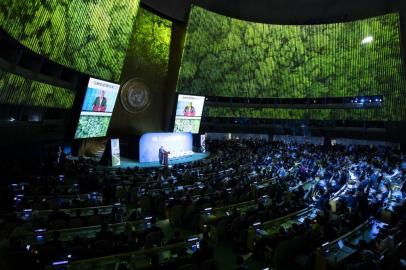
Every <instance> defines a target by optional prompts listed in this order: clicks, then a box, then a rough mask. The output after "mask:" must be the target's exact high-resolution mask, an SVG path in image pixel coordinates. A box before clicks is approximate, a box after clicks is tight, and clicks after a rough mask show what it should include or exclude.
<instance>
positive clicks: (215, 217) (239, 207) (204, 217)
mask: <svg viewBox="0 0 406 270" xmlns="http://www.w3.org/2000/svg"><path fill="white" fill-rule="evenodd" d="M257 206H258V201H256V200H251V201H247V202H242V203H237V204H233V205H228V206H224V207H219V208H214V209H213V208H206V209H204V210H203V211H202V213H201V215H200V223H201V227H203V226H204V225H209V224H210V225H211V224H215V223H216V222H218V221H219V220H220V219H222V218H224V217H228V216H230V215H231V214H232V213H233V212H234V211H238V212H248V211H250V210H254V209H256V208H257Z"/></svg>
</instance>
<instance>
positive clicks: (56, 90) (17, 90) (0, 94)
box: [0, 70, 76, 109]
mask: <svg viewBox="0 0 406 270" xmlns="http://www.w3.org/2000/svg"><path fill="white" fill-rule="evenodd" d="M75 93H76V92H75V91H73V90H70V89H65V88H61V87H56V86H53V85H49V84H45V83H40V82H36V81H32V80H29V79H27V78H24V77H21V76H18V75H14V74H11V73H8V72H5V71H2V70H0V104H12V105H26V106H38V107H47V108H58V109H70V108H72V106H73V102H74V100H75Z"/></svg>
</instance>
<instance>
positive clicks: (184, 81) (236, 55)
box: [177, 6, 406, 121]
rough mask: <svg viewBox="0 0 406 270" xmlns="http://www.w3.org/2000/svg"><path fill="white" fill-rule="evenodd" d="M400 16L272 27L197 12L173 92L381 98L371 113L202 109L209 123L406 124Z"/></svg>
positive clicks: (268, 109)
mask: <svg viewBox="0 0 406 270" xmlns="http://www.w3.org/2000/svg"><path fill="white" fill-rule="evenodd" d="M400 26H401V20H400V15H399V13H390V14H385V15H381V16H377V17H372V18H367V19H362V20H355V21H350V22H340V23H329V24H316V25H276V24H264V23H256V22H250V21H243V20H239V19H235V18H230V17H227V16H223V15H221V14H217V13H214V12H211V11H208V10H205V9H203V8H200V7H197V6H194V7H193V8H192V10H191V13H190V17H189V22H188V28H187V35H186V41H185V48H184V51H183V56H182V64H181V68H180V73H179V80H178V85H177V91H178V92H179V93H183V94H189V95H204V96H221V97H247V98H280V99H285V98H325V97H336V98H340V97H360V96H361V97H362V96H375V95H380V96H383V100H384V102H383V104H382V107H381V108H374V109H362V108H361V109H329V108H324V109H285V108H248V107H220V106H217V107H216V106H214V105H210V106H206V107H205V110H204V116H207V117H248V118H270V119H312V120H331V119H332V120H367V121H404V120H406V98H405V97H406V80H405V72H404V64H403V56H402V49H401V48H402V45H401V44H402V42H401V35H400V33H401V31H400V30H401V27H400Z"/></svg>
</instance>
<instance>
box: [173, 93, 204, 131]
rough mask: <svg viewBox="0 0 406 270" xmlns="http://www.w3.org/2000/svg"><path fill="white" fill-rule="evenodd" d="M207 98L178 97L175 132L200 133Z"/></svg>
mask: <svg viewBox="0 0 406 270" xmlns="http://www.w3.org/2000/svg"><path fill="white" fill-rule="evenodd" d="M204 101H205V97H202V96H190V95H178V103H177V105H176V117H175V127H174V129H173V131H174V132H191V133H193V134H197V133H199V129H200V122H201V119H202V113H203V107H204Z"/></svg>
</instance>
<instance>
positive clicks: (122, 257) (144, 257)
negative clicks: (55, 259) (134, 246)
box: [50, 237, 199, 270]
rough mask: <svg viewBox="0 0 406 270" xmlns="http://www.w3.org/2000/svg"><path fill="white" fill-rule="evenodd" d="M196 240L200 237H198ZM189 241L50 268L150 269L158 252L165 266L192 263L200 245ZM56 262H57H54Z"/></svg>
mask: <svg viewBox="0 0 406 270" xmlns="http://www.w3.org/2000/svg"><path fill="white" fill-rule="evenodd" d="M196 239H197V240H196V241H197V242H198V241H199V238H198V237H196ZM196 241H195V242H193V241H189V240H188V241H187V242H183V243H178V244H173V245H166V246H161V247H156V248H151V249H144V250H139V251H133V252H127V253H120V254H115V255H110V256H104V257H99V258H91V259H85V260H78V261H72V262H68V261H63V262H62V263H60V264H59V263H58V265H57V267H55V266H54V267H51V268H50V269H58V270H59V269H69V270H94V269H98V270H115V269H117V266H118V265H119V264H123V263H124V264H126V265H127V266H128V269H149V268H150V267H151V266H152V265H151V256H152V255H153V254H157V255H158V258H159V263H160V264H161V265H163V267H165V266H169V265H173V264H177V263H179V262H185V263H192V262H191V255H192V254H193V252H194V251H195V250H196V246H198V244H197V242H196ZM54 264H55V263H54Z"/></svg>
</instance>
